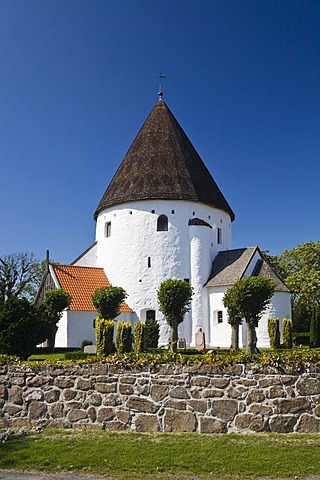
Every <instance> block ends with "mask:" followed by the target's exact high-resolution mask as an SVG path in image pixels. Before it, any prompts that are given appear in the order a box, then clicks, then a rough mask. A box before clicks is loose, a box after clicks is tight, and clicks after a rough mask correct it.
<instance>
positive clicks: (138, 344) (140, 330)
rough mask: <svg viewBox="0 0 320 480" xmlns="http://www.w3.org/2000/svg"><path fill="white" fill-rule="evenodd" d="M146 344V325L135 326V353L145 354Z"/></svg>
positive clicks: (138, 324)
mask: <svg viewBox="0 0 320 480" xmlns="http://www.w3.org/2000/svg"><path fill="white" fill-rule="evenodd" d="M144 344H145V325H144V323H142V322H136V323H135V324H134V351H135V353H141V352H144V349H145V347H144Z"/></svg>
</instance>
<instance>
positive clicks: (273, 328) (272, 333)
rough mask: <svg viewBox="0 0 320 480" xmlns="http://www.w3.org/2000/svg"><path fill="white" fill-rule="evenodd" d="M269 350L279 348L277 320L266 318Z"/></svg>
mask: <svg viewBox="0 0 320 480" xmlns="http://www.w3.org/2000/svg"><path fill="white" fill-rule="evenodd" d="M268 334H269V339H270V348H273V349H276V348H280V330H279V318H268Z"/></svg>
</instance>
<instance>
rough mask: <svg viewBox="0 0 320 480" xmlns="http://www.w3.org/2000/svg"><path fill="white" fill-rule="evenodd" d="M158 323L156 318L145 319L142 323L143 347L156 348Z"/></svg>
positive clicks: (158, 330)
mask: <svg viewBox="0 0 320 480" xmlns="http://www.w3.org/2000/svg"><path fill="white" fill-rule="evenodd" d="M159 332H160V329H159V324H158V322H157V320H155V319H153V318H151V319H147V320H146V323H145V325H144V335H145V347H146V348H158V343H159Z"/></svg>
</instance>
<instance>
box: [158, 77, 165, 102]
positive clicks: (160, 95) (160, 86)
mask: <svg viewBox="0 0 320 480" xmlns="http://www.w3.org/2000/svg"><path fill="white" fill-rule="evenodd" d="M164 78H167V75H164V74H163V73H160V74H159V79H160V84H159V93H158V95H159V100H162V97H163V91H162V80H163V79H164Z"/></svg>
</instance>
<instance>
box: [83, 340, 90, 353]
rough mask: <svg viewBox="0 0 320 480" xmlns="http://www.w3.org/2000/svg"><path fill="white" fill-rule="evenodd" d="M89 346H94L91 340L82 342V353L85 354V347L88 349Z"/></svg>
mask: <svg viewBox="0 0 320 480" xmlns="http://www.w3.org/2000/svg"><path fill="white" fill-rule="evenodd" d="M87 345H92V341H91V340H87V339H85V340H82V342H81V351H82V352H83V351H84V347H86V346H87Z"/></svg>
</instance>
